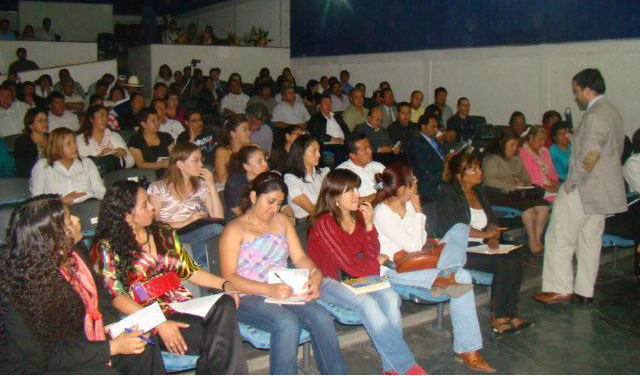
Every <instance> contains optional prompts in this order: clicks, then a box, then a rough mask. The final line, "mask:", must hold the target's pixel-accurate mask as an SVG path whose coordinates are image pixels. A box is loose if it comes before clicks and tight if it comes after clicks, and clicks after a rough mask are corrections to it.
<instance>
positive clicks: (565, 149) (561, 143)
mask: <svg viewBox="0 0 640 376" xmlns="http://www.w3.org/2000/svg"><path fill="white" fill-rule="evenodd" d="M551 138H552V139H553V145H551V147H550V148H549V154H550V155H551V160H552V161H553V167H554V168H555V170H556V173H557V174H558V179H559V180H560V181H561V182H564V181H565V180H566V179H567V175H568V173H569V158H570V157H571V152H572V150H573V148H572V146H571V133H570V131H569V125H568V124H567V123H564V122H557V123H555V124H554V125H553V126H552V127H551Z"/></svg>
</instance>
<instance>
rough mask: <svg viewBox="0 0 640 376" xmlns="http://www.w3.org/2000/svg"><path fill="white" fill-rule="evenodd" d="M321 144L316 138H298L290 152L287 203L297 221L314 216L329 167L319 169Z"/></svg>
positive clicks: (285, 179)
mask: <svg viewBox="0 0 640 376" xmlns="http://www.w3.org/2000/svg"><path fill="white" fill-rule="evenodd" d="M319 163H320V144H319V143H318V141H317V140H316V138H315V137H313V136H309V135H302V136H300V137H298V138H297V139H296V140H295V142H294V143H293V145H291V150H290V152H289V158H288V168H287V173H286V174H285V175H284V182H285V183H286V184H287V188H288V189H289V195H288V196H287V202H288V203H289V206H291V208H292V209H293V213H294V215H295V216H296V218H297V219H303V218H307V217H308V216H310V215H313V213H314V211H315V205H316V202H317V201H318V195H319V194H320V186H321V185H322V181H323V180H324V178H325V176H327V174H328V173H329V167H323V168H319V167H318V164H319Z"/></svg>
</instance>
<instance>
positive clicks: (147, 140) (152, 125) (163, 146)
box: [129, 107, 175, 177]
mask: <svg viewBox="0 0 640 376" xmlns="http://www.w3.org/2000/svg"><path fill="white" fill-rule="evenodd" d="M137 119H138V120H137V121H138V126H139V127H140V129H139V130H138V132H137V133H136V134H134V135H133V136H131V139H130V140H129V153H131V156H132V157H133V160H134V161H135V164H136V166H137V167H140V168H146V169H149V170H155V171H156V176H158V177H160V176H162V175H163V174H164V171H165V169H166V168H167V167H169V153H171V149H173V147H174V146H175V142H174V141H173V137H171V135H170V134H169V133H164V132H160V131H159V129H160V125H159V123H158V113H157V112H156V110H154V109H153V108H149V107H147V108H143V109H142V110H140V112H139V113H138V115H137Z"/></svg>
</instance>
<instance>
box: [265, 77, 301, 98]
mask: <svg viewBox="0 0 640 376" xmlns="http://www.w3.org/2000/svg"><path fill="white" fill-rule="evenodd" d="M287 88H292V89H293V91H294V92H295V88H294V87H293V86H292V85H291V83H290V82H289V81H286V80H285V81H283V82H282V87H281V88H280V92H279V93H278V94H276V95H275V96H274V97H273V99H275V100H276V104H277V103H281V102H282V93H284V91H285V90H286V89H287ZM296 101H298V102H300V103H303V104H304V101H303V100H302V97H301V96H300V94H298V93H296Z"/></svg>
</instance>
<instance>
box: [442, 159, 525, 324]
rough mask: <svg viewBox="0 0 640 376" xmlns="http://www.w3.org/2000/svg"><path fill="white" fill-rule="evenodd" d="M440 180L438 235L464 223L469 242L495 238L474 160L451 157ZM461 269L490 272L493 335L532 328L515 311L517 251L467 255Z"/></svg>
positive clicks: (518, 280)
mask: <svg viewBox="0 0 640 376" xmlns="http://www.w3.org/2000/svg"><path fill="white" fill-rule="evenodd" d="M444 180H445V184H444V185H443V186H442V188H441V189H440V193H439V195H438V208H437V212H438V214H437V228H438V230H437V231H438V235H443V234H445V233H446V231H448V230H449V229H450V228H451V226H453V225H456V224H458V223H464V224H466V225H468V226H470V229H469V240H470V241H480V242H482V241H484V240H487V239H496V238H498V237H499V230H498V227H497V226H496V223H495V219H494V217H493V211H492V210H491V204H490V203H489V199H488V198H487V195H486V194H485V191H484V189H483V188H482V187H481V183H482V170H481V169H480V165H479V163H478V160H477V159H476V158H475V157H473V156H472V155H470V154H467V153H461V154H457V155H454V156H453V157H452V158H451V159H450V160H449V162H448V163H447V166H446V170H445V176H444ZM465 268H466V269H469V270H480V271H483V272H488V273H493V283H492V285H491V294H492V304H491V310H492V315H491V316H492V317H491V325H492V326H493V328H494V332H496V333H498V334H502V333H507V332H512V331H514V330H520V329H525V328H527V327H530V326H531V325H532V324H531V323H529V322H527V321H524V320H523V319H522V318H521V317H520V314H519V312H518V296H519V295H520V284H521V283H522V274H523V270H522V268H523V260H522V253H521V251H520V250H515V251H511V252H510V253H507V254H499V255H483V254H479V253H470V252H468V253H467V262H466V264H465Z"/></svg>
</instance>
